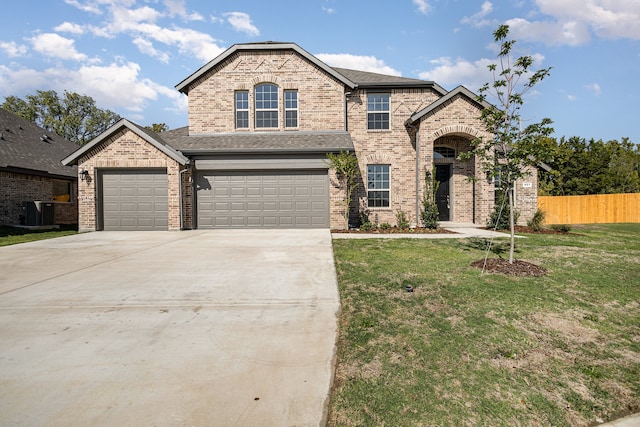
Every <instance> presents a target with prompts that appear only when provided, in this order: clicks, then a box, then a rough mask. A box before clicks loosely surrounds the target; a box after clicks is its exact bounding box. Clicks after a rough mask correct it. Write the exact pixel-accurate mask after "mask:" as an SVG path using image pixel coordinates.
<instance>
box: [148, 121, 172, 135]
mask: <svg viewBox="0 0 640 427" xmlns="http://www.w3.org/2000/svg"><path fill="white" fill-rule="evenodd" d="M145 129H149V130H150V131H152V132H156V133H160V132H166V131H168V130H169V126H167V124H166V123H153V124H152V125H151V126H145Z"/></svg>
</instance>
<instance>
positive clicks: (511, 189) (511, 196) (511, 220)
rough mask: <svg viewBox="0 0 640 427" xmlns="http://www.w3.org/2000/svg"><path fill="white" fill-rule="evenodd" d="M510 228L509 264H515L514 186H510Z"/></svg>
mask: <svg viewBox="0 0 640 427" xmlns="http://www.w3.org/2000/svg"><path fill="white" fill-rule="evenodd" d="M508 191H509V230H511V241H510V243H511V244H510V245H509V264H513V254H514V252H515V247H516V225H515V221H514V220H513V217H514V213H515V209H514V206H513V188H512V186H509V190H508Z"/></svg>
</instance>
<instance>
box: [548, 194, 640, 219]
mask: <svg viewBox="0 0 640 427" xmlns="http://www.w3.org/2000/svg"><path fill="white" fill-rule="evenodd" d="M538 209H540V210H541V211H543V212H544V213H545V223H547V224H606V223H614V222H640V193H633V194H595V195H589V196H538Z"/></svg>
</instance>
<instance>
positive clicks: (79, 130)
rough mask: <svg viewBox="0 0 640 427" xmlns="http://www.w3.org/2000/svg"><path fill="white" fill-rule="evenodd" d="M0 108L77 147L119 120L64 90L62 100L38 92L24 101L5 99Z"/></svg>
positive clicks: (88, 99) (53, 94) (52, 93)
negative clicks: (71, 142) (73, 143)
mask: <svg viewBox="0 0 640 427" xmlns="http://www.w3.org/2000/svg"><path fill="white" fill-rule="evenodd" d="M1 107H2V108H4V109H5V110H8V111H11V112H12V113H14V114H16V115H18V116H20V117H22V118H24V119H26V120H29V121H32V122H34V123H35V124H37V125H38V126H40V127H42V128H44V129H47V130H48V131H51V132H53V133H55V134H57V135H59V136H61V137H63V138H66V139H68V140H69V141H73V142H75V143H76V144H79V145H82V144H85V143H86V142H88V141H90V140H91V139H93V138H95V137H96V136H98V135H100V134H101V133H102V132H104V131H105V130H106V129H107V128H108V127H109V126H111V125H113V124H114V123H115V122H117V121H118V120H120V118H121V117H120V116H119V115H118V114H116V113H114V112H113V111H110V110H103V109H101V108H98V107H97V106H96V102H95V101H94V99H93V98H91V97H90V96H86V95H79V94H77V93H75V92H68V91H64V95H63V96H62V97H59V96H58V94H57V93H56V91H54V90H46V91H43V90H39V91H37V92H36V94H35V95H27V97H26V99H21V98H18V97H15V96H8V97H7V98H5V101H4V103H3V104H2V106H1Z"/></svg>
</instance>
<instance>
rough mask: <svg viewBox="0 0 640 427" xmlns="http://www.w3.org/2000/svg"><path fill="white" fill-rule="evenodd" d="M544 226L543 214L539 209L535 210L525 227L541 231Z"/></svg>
mask: <svg viewBox="0 0 640 427" xmlns="http://www.w3.org/2000/svg"><path fill="white" fill-rule="evenodd" d="M543 225H544V212H542V211H541V210H540V209H538V210H536V213H534V214H533V217H532V218H531V219H530V220H529V221H527V226H529V228H531V229H532V230H533V231H540V230H542V226H543Z"/></svg>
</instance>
